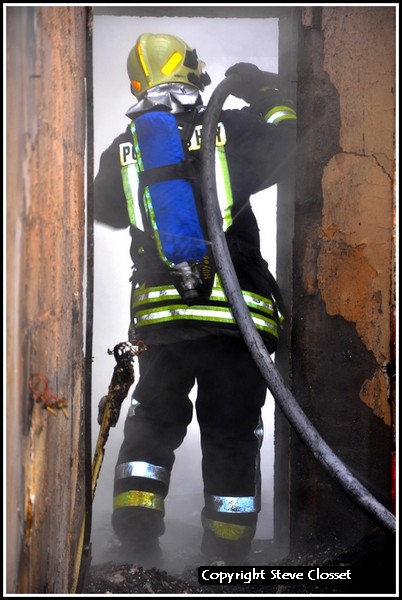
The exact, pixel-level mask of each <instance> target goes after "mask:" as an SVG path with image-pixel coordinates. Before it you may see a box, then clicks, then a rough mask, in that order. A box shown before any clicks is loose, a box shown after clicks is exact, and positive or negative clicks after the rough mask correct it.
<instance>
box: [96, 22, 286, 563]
mask: <svg viewBox="0 0 402 600" xmlns="http://www.w3.org/2000/svg"><path fill="white" fill-rule="evenodd" d="M204 69H205V64H204V63H203V62H201V61H200V60H199V58H198V56H197V52H196V50H194V49H192V48H191V46H189V45H187V44H186V43H185V42H184V41H183V40H181V39H180V38H179V37H176V36H172V35H165V34H150V33H145V34H143V35H141V36H139V38H138V40H137V42H136V44H135V46H134V47H133V48H132V50H131V51H130V53H129V56H128V60H127V70H128V75H129V79H130V89H131V92H132V94H133V95H134V96H135V98H136V103H135V104H134V106H132V107H131V108H130V109H129V110H128V112H127V113H126V114H127V116H128V118H129V123H128V126H127V130H126V131H125V132H123V133H121V134H120V135H119V136H118V137H116V139H115V140H114V141H113V143H112V144H111V145H110V146H109V147H108V148H107V149H106V150H105V151H104V152H103V153H102V155H101V158H100V165H99V170H98V173H97V175H96V178H95V219H96V220H97V221H99V222H101V223H104V224H107V225H109V226H111V227H114V228H127V227H129V229H130V233H131V239H132V241H131V249H130V254H131V258H132V261H133V274H132V278H131V281H132V296H131V312H132V314H131V323H130V336H131V337H132V338H133V336H134V337H136V338H137V339H141V340H143V341H144V342H145V344H146V346H147V351H146V352H144V353H142V354H141V356H140V357H139V371H140V375H139V379H138V383H137V385H136V387H135V389H134V392H133V397H132V402H131V406H130V408H129V411H128V415H127V418H126V421H125V426H124V439H123V442H122V445H121V448H120V452H119V455H118V459H117V464H116V469H115V476H114V507H113V514H112V525H113V528H114V530H115V532H116V534H117V536H118V537H119V539H120V541H121V544H122V548H123V550H124V552H125V553H126V556H127V558H132V559H133V560H135V559H139V558H141V556H145V555H146V554H147V553H149V556H150V557H152V556H154V555H155V556H156V555H157V554H158V552H159V548H160V547H159V537H160V536H161V535H162V534H163V533H164V529H165V524H164V501H165V498H166V496H167V494H168V490H169V479H170V476H171V471H172V467H173V463H174V460H175V454H174V453H175V451H176V449H177V448H179V446H180V444H181V443H182V441H183V439H184V437H185V435H186V431H187V427H188V425H189V424H190V422H191V420H192V417H193V408H195V411H196V416H197V420H198V424H199V428H200V436H201V450H202V477H203V487H204V507H203V510H202V514H201V515H200V519H201V523H202V531H203V533H202V540H201V551H202V553H203V554H204V555H205V560H222V561H225V562H227V563H229V564H242V563H244V562H245V561H246V559H247V556H248V554H249V553H250V548H251V543H252V540H253V537H254V535H255V531H256V525H257V518H258V512H259V511H260V500H261V480H260V448H261V443H262V439H263V423H262V420H261V409H262V407H263V405H264V402H265V396H266V384H265V382H264V380H263V377H262V376H261V374H260V372H259V370H258V368H257V367H256V365H255V364H254V362H253V360H252V358H251V356H250V353H249V351H248V349H247V347H246V345H245V343H244V341H243V339H242V337H241V334H240V331H239V328H238V326H237V325H236V322H235V319H234V317H233V314H232V312H231V310H230V306H229V304H228V302H227V300H226V297H225V294H224V292H223V289H222V285H221V283H220V280H219V274H218V273H217V272H216V269H215V268H214V261H213V254H212V253H211V248H210V244H208V240H207V236H206V233H205V223H204V221H203V212H202V202H203V199H202V194H201V189H200V187H201V186H200V165H201V160H200V153H201V150H200V139H201V137H202V123H203V118H204V114H205V107H204V106H203V103H202V97H201V92H203V90H204V88H205V86H206V85H208V84H209V83H210V78H209V76H208V74H207V73H206V72H205V70H204ZM231 74H236V75H237V77H236V82H237V83H236V89H234V90H233V95H234V96H236V97H238V98H241V99H243V100H244V101H245V103H246V104H247V106H244V107H243V108H242V109H236V110H227V109H225V110H223V111H222V114H221V118H220V123H219V126H218V131H217V142H216V143H217V146H216V148H217V171H219V174H220V176H221V181H222V182H223V184H222V186H221V187H222V189H221V191H220V194H219V201H220V204H221V212H222V227H223V230H224V232H225V236H226V240H227V243H228V248H229V250H230V254H231V258H232V261H233V264H234V267H235V270H236V274H237V277H238V280H239V283H240V286H241V288H242V291H243V296H244V299H245V301H246V302H247V305H248V306H249V309H250V312H251V315H252V318H253V320H254V322H255V325H256V327H257V329H258V331H259V333H260V334H261V336H262V338H263V340H264V343H265V345H266V347H267V349H268V351H269V352H270V353H273V352H275V349H276V347H277V341H278V336H279V333H280V327H281V319H282V315H283V313H284V309H283V307H282V305H281V300H280V293H279V290H278V286H277V284H276V282H275V280H274V278H273V276H272V275H271V274H270V272H269V269H268V265H267V263H266V262H265V261H264V260H263V258H262V256H261V253H260V248H259V229H258V226H257V222H256V218H255V216H254V214H253V212H252V209H251V205H250V195H252V194H255V193H256V192H258V191H260V190H263V189H266V188H268V187H270V186H272V185H275V184H276V183H278V182H279V181H280V180H281V179H283V178H284V177H286V176H287V175H288V174H289V173H290V172H292V169H293V165H294V155H295V125H296V113H295V110H294V108H293V107H292V103H291V102H290V101H285V100H284V99H283V98H282V97H281V94H280V92H279V91H278V89H277V87H276V85H275V84H276V81H277V76H275V75H273V74H272V73H268V72H264V71H261V70H260V69H259V68H258V67H256V66H255V65H253V64H249V63H238V64H235V65H234V66H232V67H230V68H229V69H228V70H227V71H226V75H227V76H228V75H231ZM232 79H233V78H232ZM150 113H158V115H161V116H162V117H163V115H164V114H166V115H173V117H174V119H175V123H176V124H177V130H178V131H179V134H180V136H181V138H180V139H181V140H182V146H183V149H184V152H185V160H184V161H183V165H184V166H185V170H182V171H180V172H179V171H173V173H174V174H173V175H170V177H169V176H166V179H167V183H169V181H171V180H172V178H173V179H174V178H175V177H177V178H179V177H183V179H184V180H185V181H187V183H188V182H190V184H191V189H192V192H193V194H194V196H193V197H194V199H195V205H196V211H197V215H198V218H199V226H200V228H201V230H202V232H203V235H204V236H205V237H204V240H203V241H204V242H205V248H206V251H205V255H204V256H203V257H202V258H201V259H196V260H194V259H191V257H190V259H189V260H188V261H182V262H181V263H180V264H172V262H173V261H169V260H167V259H166V256H165V255H164V252H163V249H162V251H161V243H162V242H161V240H162V237H161V236H162V232H161V230H162V229H163V228H162V227H161V226H160V225H159V223H158V218H157V216H156V211H154V210H153V208H152V210H151V209H150V206H151V205H152V198H151V199H150V194H149V190H150V189H151V184H152V183H153V184H154V183H155V181H156V182H158V181H159V182H161V181H163V180H164V177H163V173H162V172H154V173H153V175H154V176H155V177H154V179H152V177H151V178H149V176H148V178H145V180H144V179H142V178H141V175H143V174H141V172H139V171H141V169H140V167H139V165H140V163H141V160H140V159H141V156H142V154H143V152H141V148H139V146H138V139H137V137H136V136H137V129H138V130H139V129H140V128H139V125H138V124H139V123H140V121H139V118H140V117H141V116H143V115H148V114H150ZM154 116H155V115H154ZM156 116H157V115H156ZM150 137H152V140H149V141H150V143H151V142H152V141H153V140H154V137H153V136H150ZM145 141H147V140H145ZM168 146H169V144H168ZM168 162H169V161H168ZM186 169H187V170H186ZM148 175H149V174H148ZM169 202H170V203H171V209H170V210H168V211H167V212H168V213H169V212H171V214H174V213H175V208H174V207H175V202H176V196H175V195H174V193H173V192H172V193H171V194H170V197H169ZM174 218H175V219H176V216H175V217H174ZM185 226H186V224H185V223H184V224H183V227H185ZM176 233H177V232H176ZM165 254H166V253H165ZM183 267H184V269H183ZM195 383H196V384H197V398H196V401H195V404H194V407H193V403H192V402H191V400H190V399H189V393H190V391H191V390H192V388H193V386H194V384H195ZM191 460H192V459H191V457H189V465H188V466H189V468H191Z"/></svg>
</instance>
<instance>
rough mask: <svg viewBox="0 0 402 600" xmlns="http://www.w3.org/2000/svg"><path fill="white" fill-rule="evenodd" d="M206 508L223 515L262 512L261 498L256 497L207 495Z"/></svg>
mask: <svg viewBox="0 0 402 600" xmlns="http://www.w3.org/2000/svg"><path fill="white" fill-rule="evenodd" d="M205 507H206V508H208V509H209V510H213V511H214V512H222V513H236V514H237V513H257V512H259V511H260V510H261V502H260V498H258V497H255V496H212V495H210V494H205Z"/></svg>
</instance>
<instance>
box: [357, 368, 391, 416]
mask: <svg viewBox="0 0 402 600" xmlns="http://www.w3.org/2000/svg"><path fill="white" fill-rule="evenodd" d="M360 399H361V400H362V401H363V402H364V403H365V404H367V406H369V407H370V408H371V409H372V411H373V412H374V414H375V415H376V416H377V417H379V418H380V419H382V420H383V421H384V423H385V424H386V425H389V426H390V425H391V410H390V405H389V402H388V384H387V378H386V376H385V375H384V373H383V372H382V370H381V369H378V370H377V371H376V372H375V374H374V376H373V377H372V378H371V379H366V381H365V382H364V383H363V385H362V388H361V390H360Z"/></svg>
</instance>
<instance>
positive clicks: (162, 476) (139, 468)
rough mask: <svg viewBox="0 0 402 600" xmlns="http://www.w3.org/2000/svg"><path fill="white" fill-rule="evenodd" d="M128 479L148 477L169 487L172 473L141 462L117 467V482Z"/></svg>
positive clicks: (132, 462) (126, 463)
mask: <svg viewBox="0 0 402 600" xmlns="http://www.w3.org/2000/svg"><path fill="white" fill-rule="evenodd" d="M126 477H146V478H147V479H156V480H157V481H161V482H162V483H164V484H165V485H169V481H170V473H169V471H168V470H167V469H165V468H164V467H158V466H156V465H151V464H150V463H146V462H141V461H131V462H125V463H121V464H120V465H117V466H116V469H115V476H114V478H115V480H117V479H125V478H126Z"/></svg>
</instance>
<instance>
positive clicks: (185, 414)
mask: <svg viewBox="0 0 402 600" xmlns="http://www.w3.org/2000/svg"><path fill="white" fill-rule="evenodd" d="M139 370H140V376H139V379H138V383H137V385H136V387H135V389H134V393H133V403H132V406H131V407H130V409H129V411H128V415H127V418H126V421H125V425H124V440H123V443H122V445H121V448H120V452H119V456H118V461H117V465H116V469H115V479H114V508H113V516H112V524H113V527H114V529H115V531H116V533H117V535H118V537H119V538H120V539H121V541H122V543H123V544H124V543H126V544H131V543H132V544H135V543H137V541H139V540H144V539H147V538H148V539H149V538H157V537H159V536H160V535H162V534H163V532H164V528H165V525H164V513H165V509H164V499H165V498H166V495H167V493H168V490H169V479H170V474H171V471H172V467H173V463H174V460H175V450H176V449H177V448H178V447H179V446H180V444H181V443H182V441H183V439H184V437H185V435H186V432H187V427H188V425H189V424H190V422H191V420H192V417H193V403H192V401H191V400H190V399H189V393H190V391H191V390H192V388H193V386H194V384H195V383H197V396H196V400H195V410H196V416H197V420H198V424H199V428H200V438H201V451H202V477H203V487H204V500H205V503H204V508H203V510H202V515H201V521H202V526H203V530H204V534H203V542H202V550H203V551H204V552H205V553H206V554H211V555H212V554H213V553H214V552H215V550H216V551H217V552H218V553H219V548H220V545H221V546H222V547H223V548H225V547H231V548H234V547H238V548H241V549H242V550H244V551H245V552H246V553H247V552H248V549H249V547H250V544H251V540H252V539H253V537H254V534H255V529H256V525H257V516H258V512H259V510H260V501H261V480H260V447H261V443H262V437H263V425H262V420H261V408H262V406H263V405H264V402H265V396H266V389H267V388H266V384H265V382H264V379H263V377H262V375H261V373H260V372H259V370H258V368H257V367H256V365H255V363H254V362H253V360H252V358H251V355H250V353H249V351H248V349H247V347H246V345H245V343H244V341H243V340H242V339H241V338H237V337H233V336H207V337H203V338H200V339H198V340H195V341H183V342H174V343H172V344H170V345H169V344H166V345H165V344H162V345H150V346H148V350H147V351H146V352H144V353H142V354H141V355H140V356H139ZM188 460H189V465H188V466H189V468H191V460H192V458H191V456H189V457H188Z"/></svg>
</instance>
